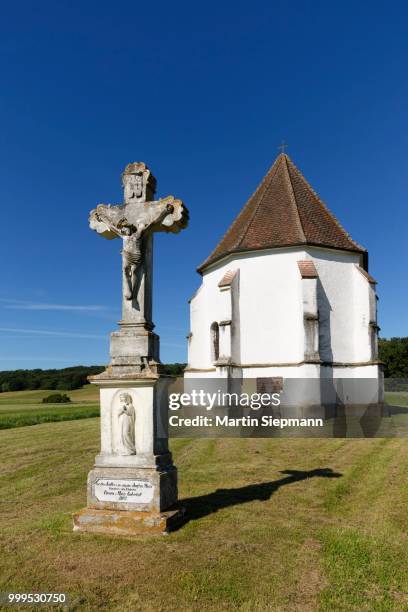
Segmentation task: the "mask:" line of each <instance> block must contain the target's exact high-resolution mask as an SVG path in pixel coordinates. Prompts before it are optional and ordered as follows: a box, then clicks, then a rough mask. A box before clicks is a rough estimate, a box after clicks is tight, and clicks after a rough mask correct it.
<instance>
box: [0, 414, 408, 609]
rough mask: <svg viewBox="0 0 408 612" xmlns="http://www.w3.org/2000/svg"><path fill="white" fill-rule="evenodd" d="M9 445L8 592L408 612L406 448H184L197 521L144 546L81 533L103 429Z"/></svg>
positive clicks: (187, 497)
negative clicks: (75, 518) (78, 521)
mask: <svg viewBox="0 0 408 612" xmlns="http://www.w3.org/2000/svg"><path fill="white" fill-rule="evenodd" d="M0 444H1V456H2V461H1V464H0V482H1V489H2V501H1V510H2V530H1V540H2V551H3V552H2V555H1V556H0V568H1V569H0V575H1V584H0V590H1V591H9V590H23V591H37V592H38V591H43V590H46V591H56V592H60V591H66V592H68V593H69V594H70V597H71V604H70V609H71V610H97V609H101V610H104V609H106V610H117V611H122V610H123V611H128V610H129V611H135V610H146V611H161V610H162V611H167V610H242V611H253V610H255V611H256V610H279V611H284V610H285V611H286V610H296V611H304V610H305V611H309V610H324V611H326V610H327V611H328V610H356V611H357V610H358V611H360V610H364V611H365V610H366V611H372V610H375V611H386V610H408V581H407V567H408V536H407V527H408V512H407V507H408V487H407V473H408V443H407V440H406V439H395V438H394V439H374V440H342V439H337V440H333V439H331V440H326V439H320V440H310V439H309V440H299V439H292V440H279V439H278V440H264V439H223V440H222V439H219V440H194V441H191V440H173V442H172V450H173V453H174V458H175V463H176V464H177V466H178V468H179V480H180V498H181V500H182V504H183V505H184V506H185V507H186V509H187V515H188V518H189V520H188V522H187V523H186V524H185V525H184V526H183V527H182V528H181V529H180V530H179V531H177V532H174V533H172V534H170V535H168V536H164V537H162V538H158V539H149V538H140V539H136V540H131V539H115V538H109V537H105V536H93V535H90V534H77V533H76V534H74V533H72V521H71V513H72V512H74V511H75V510H78V509H80V508H81V507H84V506H85V503H86V500H85V495H86V486H85V483H86V476H87V472H88V471H89V469H90V468H91V466H92V464H93V460H94V456H95V454H96V453H97V452H98V446H99V419H91V418H90V419H86V420H77V421H69V422H64V423H46V424H41V425H37V426H36V427H20V428H16V429H8V430H5V431H2V432H0ZM25 609H26V610H27V608H25ZM54 609H55V608H54Z"/></svg>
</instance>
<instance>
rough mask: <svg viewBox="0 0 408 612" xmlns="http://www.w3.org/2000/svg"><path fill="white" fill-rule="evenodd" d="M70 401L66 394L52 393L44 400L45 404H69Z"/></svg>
mask: <svg viewBox="0 0 408 612" xmlns="http://www.w3.org/2000/svg"><path fill="white" fill-rule="evenodd" d="M70 401H71V400H70V398H69V397H68V395H67V394H66V393H51V395H47V397H44V398H43V404H67V403H68V402H70Z"/></svg>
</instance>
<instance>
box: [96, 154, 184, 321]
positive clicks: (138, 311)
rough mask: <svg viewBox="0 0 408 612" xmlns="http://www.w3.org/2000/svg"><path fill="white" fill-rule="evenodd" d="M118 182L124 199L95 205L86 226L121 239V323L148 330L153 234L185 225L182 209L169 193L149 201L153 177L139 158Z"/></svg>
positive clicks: (150, 305) (150, 309) (154, 183)
mask: <svg viewBox="0 0 408 612" xmlns="http://www.w3.org/2000/svg"><path fill="white" fill-rule="evenodd" d="M122 184H123V189H124V203H123V204H118V205H113V206H112V205H111V204H99V205H98V206H97V207H96V208H95V209H94V210H92V211H91V213H90V215H89V225H90V227H91V229H93V230H95V231H96V232H97V233H98V234H101V235H102V236H104V238H107V239H108V240H112V239H113V238H117V237H119V238H122V241H123V247H122V251H121V254H122V288H123V289H122V293H123V299H122V321H121V324H123V325H136V326H141V327H144V328H145V329H153V322H152V320H151V316H152V282H151V276H152V264H153V262H152V255H153V234H154V233H155V232H172V233H178V232H179V231H180V230H181V229H183V228H185V227H186V226H187V223H188V210H187V208H186V207H185V206H184V204H183V202H182V201H181V200H178V199H176V198H175V197H174V196H168V197H167V198H161V199H159V200H154V199H153V197H154V193H155V190H156V179H155V178H154V176H153V175H152V174H151V172H150V170H149V168H148V167H147V166H146V164H144V163H143V162H133V163H131V164H128V165H127V166H126V168H125V170H124V172H123V174H122Z"/></svg>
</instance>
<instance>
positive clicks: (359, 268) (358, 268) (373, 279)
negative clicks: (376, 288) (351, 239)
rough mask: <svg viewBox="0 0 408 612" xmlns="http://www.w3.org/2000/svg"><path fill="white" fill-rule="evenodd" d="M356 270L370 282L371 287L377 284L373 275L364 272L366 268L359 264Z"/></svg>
mask: <svg viewBox="0 0 408 612" xmlns="http://www.w3.org/2000/svg"><path fill="white" fill-rule="evenodd" d="M356 268H357V270H358V271H359V272H360V273H361V274H362V275H363V276H364V277H365V278H366V279H367V280H368V282H369V283H371V285H376V284H377V281H376V280H375V278H373V277H372V276H371V274H369V273H368V272H367V270H364V268H362V267H361V266H359V265H358V264H356Z"/></svg>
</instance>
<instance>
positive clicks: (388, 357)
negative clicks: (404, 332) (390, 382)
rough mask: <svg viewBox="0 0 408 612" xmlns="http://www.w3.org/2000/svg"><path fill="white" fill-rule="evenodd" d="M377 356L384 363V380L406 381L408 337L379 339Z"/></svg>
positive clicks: (407, 372) (407, 374)
mask: <svg viewBox="0 0 408 612" xmlns="http://www.w3.org/2000/svg"><path fill="white" fill-rule="evenodd" d="M378 356H379V358H380V360H381V361H383V362H384V376H385V378H406V379H408V337H405V338H389V339H388V340H387V339H385V338H380V340H379V341H378Z"/></svg>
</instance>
